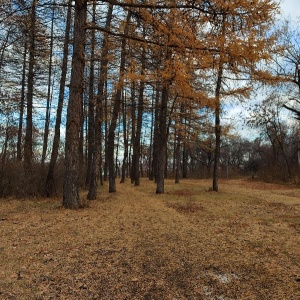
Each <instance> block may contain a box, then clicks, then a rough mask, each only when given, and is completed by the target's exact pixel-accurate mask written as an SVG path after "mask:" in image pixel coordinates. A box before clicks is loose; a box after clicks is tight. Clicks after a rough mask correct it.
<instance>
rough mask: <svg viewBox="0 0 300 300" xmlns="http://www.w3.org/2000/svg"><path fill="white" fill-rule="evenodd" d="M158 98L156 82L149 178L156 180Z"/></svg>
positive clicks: (158, 91)
mask: <svg viewBox="0 0 300 300" xmlns="http://www.w3.org/2000/svg"><path fill="white" fill-rule="evenodd" d="M159 98H160V87H159V84H158V83H157V86H156V95H155V112H154V135H153V159H152V168H151V180H153V179H154V180H155V182H156V181H157V180H156V176H157V173H158V169H157V166H158V163H157V159H158V156H159V152H158V133H159Z"/></svg>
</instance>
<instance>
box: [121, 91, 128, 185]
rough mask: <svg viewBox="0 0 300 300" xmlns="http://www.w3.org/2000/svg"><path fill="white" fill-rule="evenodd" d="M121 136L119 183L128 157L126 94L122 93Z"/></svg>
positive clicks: (123, 180) (122, 179) (123, 178)
mask: <svg viewBox="0 0 300 300" xmlns="http://www.w3.org/2000/svg"><path fill="white" fill-rule="evenodd" d="M123 97H124V99H123V138H124V156H123V163H122V173H121V180H120V183H124V182H125V176H126V165H127V159H128V137H127V114H126V109H127V107H126V104H127V101H126V94H125V93H123Z"/></svg>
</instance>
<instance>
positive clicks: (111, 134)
mask: <svg viewBox="0 0 300 300" xmlns="http://www.w3.org/2000/svg"><path fill="white" fill-rule="evenodd" d="M130 18H131V12H130V11H129V12H128V14H127V18H126V25H125V29H124V36H127V35H128V30H129V28H128V27H129V26H128V25H129V21H130ZM125 58H126V38H123V39H122V44H121V62H120V71H119V82H118V83H117V91H116V95H115V99H114V100H115V101H114V107H113V113H112V117H111V123H110V126H109V130H108V139H107V158H108V169H109V189H108V190H109V192H110V193H114V192H116V180H115V168H114V142H115V130H116V126H117V120H118V116H119V111H120V107H121V99H122V90H123V83H124V71H125Z"/></svg>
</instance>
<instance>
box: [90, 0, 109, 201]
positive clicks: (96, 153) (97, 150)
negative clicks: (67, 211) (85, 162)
mask: <svg viewBox="0 0 300 300" xmlns="http://www.w3.org/2000/svg"><path fill="white" fill-rule="evenodd" d="M112 12H113V5H111V4H110V5H109V7H108V11H107V17H106V24H105V28H106V30H109V28H110V24H111V20H112ZM107 56H108V34H104V37H103V42H102V53H101V59H100V78H99V82H98V95H97V104H96V117H95V140H94V142H95V145H94V147H93V162H92V166H91V167H92V168H91V178H90V185H89V192H88V195H87V199H89V200H95V199H96V198H97V188H98V185H97V177H98V173H99V168H100V165H101V143H102V112H103V101H104V97H106V96H105V95H104V88H105V82H106V80H107V65H108V59H107ZM100 171H101V168H100ZM100 176H102V175H100Z"/></svg>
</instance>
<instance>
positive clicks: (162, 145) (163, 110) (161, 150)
mask: <svg viewBox="0 0 300 300" xmlns="http://www.w3.org/2000/svg"><path fill="white" fill-rule="evenodd" d="M170 57H171V53H170V52H169V51H168V54H167V61H168V60H169V59H170ZM169 86H170V81H169V80H165V81H164V82H163V86H162V93H161V105H160V113H159V129H158V133H157V154H159V155H158V156H157V157H156V163H157V174H156V177H155V178H156V194H163V193H164V178H165V164H166V148H167V110H168V101H169Z"/></svg>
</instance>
